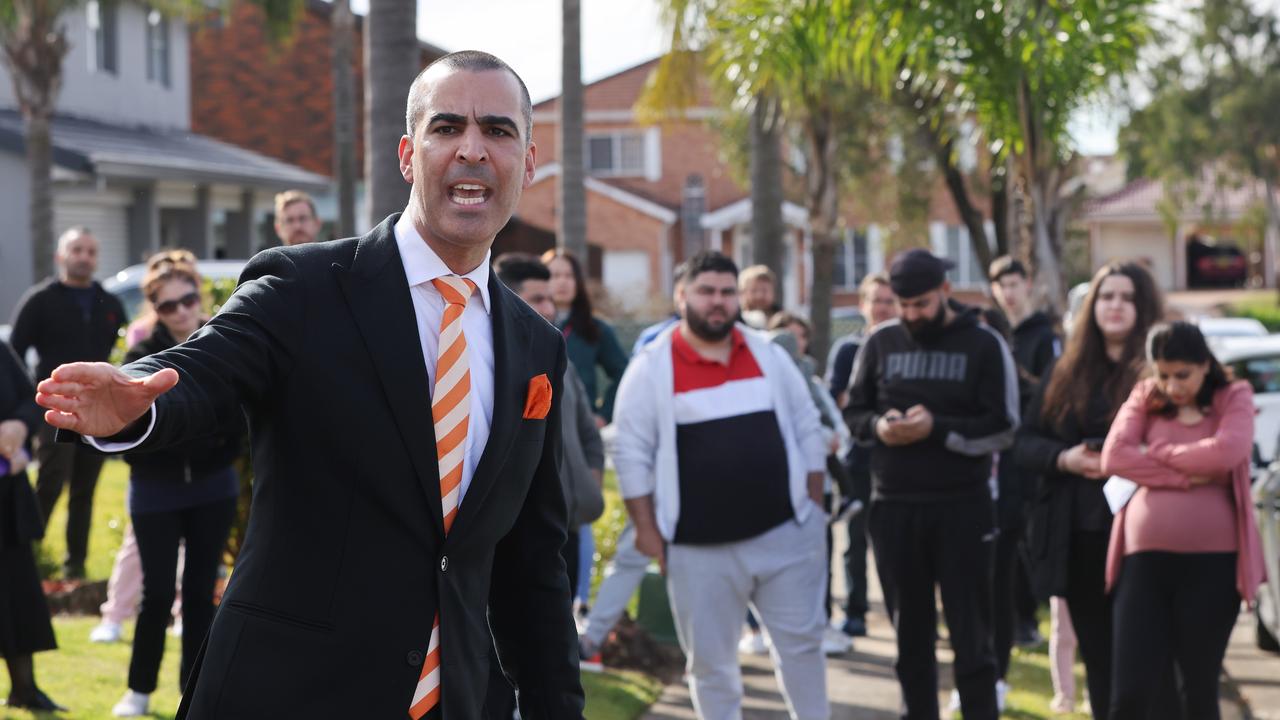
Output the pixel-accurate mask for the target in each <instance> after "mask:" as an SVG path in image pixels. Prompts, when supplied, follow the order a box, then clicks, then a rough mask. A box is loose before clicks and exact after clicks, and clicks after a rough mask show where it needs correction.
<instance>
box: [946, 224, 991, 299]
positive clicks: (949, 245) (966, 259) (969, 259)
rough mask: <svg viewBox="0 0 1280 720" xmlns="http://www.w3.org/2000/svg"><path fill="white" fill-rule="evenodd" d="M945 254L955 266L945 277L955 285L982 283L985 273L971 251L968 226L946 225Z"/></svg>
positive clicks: (969, 285)
mask: <svg viewBox="0 0 1280 720" xmlns="http://www.w3.org/2000/svg"><path fill="white" fill-rule="evenodd" d="M946 256H947V257H948V258H950V259H951V260H952V261H953V262H955V264H956V266H955V267H954V268H952V269H950V270H948V271H947V279H948V280H950V281H951V284H952V285H955V286H957V287H976V286H980V285H982V284H983V281H984V279H985V274H984V272H983V268H982V263H980V262H979V261H978V256H977V255H976V254H975V253H974V252H973V243H972V242H971V241H970V238H969V230H968V228H966V227H964V226H962V225H948V226H947V229H946Z"/></svg>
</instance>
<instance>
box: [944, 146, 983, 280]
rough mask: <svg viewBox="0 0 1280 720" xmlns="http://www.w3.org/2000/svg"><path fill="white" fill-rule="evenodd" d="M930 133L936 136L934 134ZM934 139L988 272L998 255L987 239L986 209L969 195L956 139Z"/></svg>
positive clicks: (958, 207)
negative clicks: (953, 148) (982, 209)
mask: <svg viewBox="0 0 1280 720" xmlns="http://www.w3.org/2000/svg"><path fill="white" fill-rule="evenodd" d="M930 135H931V136H933V133H930ZM934 140H935V142H934V148H935V155H936V157H937V160H938V167H940V168H942V177H943V179H944V180H946V183H947V190H948V191H950V193H951V201H952V202H953V203H955V206H956V212H958V213H960V221H961V222H963V223H964V226H965V227H966V228H968V230H969V244H970V245H971V246H972V247H973V253H974V254H975V255H977V256H978V263H979V264H980V265H981V266H982V272H983V274H984V275H985V274H986V271H987V268H988V267H990V266H991V261H992V260H994V259H995V255H993V254H992V252H991V241H990V239H988V238H987V226H986V225H985V224H984V222H985V220H986V218H984V217H982V211H981V210H979V209H978V208H977V207H976V206H974V204H973V200H972V199H971V198H970V197H969V188H968V185H967V184H966V181H965V177H964V173H962V172H960V167H959V166H958V165H957V164H956V162H955V155H954V153H953V152H952V144H953V143H952V141H950V140H948V141H946V142H941V141H940V139H939V138H937V137H936V136H934ZM952 260H955V261H957V262H959V260H960V258H952Z"/></svg>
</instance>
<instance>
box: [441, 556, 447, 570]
mask: <svg viewBox="0 0 1280 720" xmlns="http://www.w3.org/2000/svg"><path fill="white" fill-rule="evenodd" d="M448 570H449V556H448V555H444V556H442V557H441V558H440V572H446V571H448Z"/></svg>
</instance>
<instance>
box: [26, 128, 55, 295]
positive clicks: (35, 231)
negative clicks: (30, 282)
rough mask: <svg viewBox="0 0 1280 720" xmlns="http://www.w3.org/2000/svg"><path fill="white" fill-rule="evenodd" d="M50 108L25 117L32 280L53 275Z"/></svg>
mask: <svg viewBox="0 0 1280 720" xmlns="http://www.w3.org/2000/svg"><path fill="white" fill-rule="evenodd" d="M52 110H53V108H52V107H50V108H48V112H32V113H30V114H27V117H26V130H27V172H28V173H29V176H30V182H31V209H30V213H31V218H30V219H31V226H30V227H31V260H32V272H34V273H35V275H34V278H35V279H36V280H39V279H41V278H44V277H48V276H50V275H52V274H53V240H54V233H53V177H52V174H53V137H52V131H51V128H50V125H51V120H52V119H51V118H50V115H52V114H53V113H52Z"/></svg>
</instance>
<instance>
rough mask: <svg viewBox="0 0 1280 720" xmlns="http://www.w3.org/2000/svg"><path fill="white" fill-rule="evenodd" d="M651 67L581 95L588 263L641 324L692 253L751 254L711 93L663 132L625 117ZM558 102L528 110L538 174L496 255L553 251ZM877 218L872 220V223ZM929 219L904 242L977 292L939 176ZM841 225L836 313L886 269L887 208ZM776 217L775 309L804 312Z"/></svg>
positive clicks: (805, 283)
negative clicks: (952, 262)
mask: <svg viewBox="0 0 1280 720" xmlns="http://www.w3.org/2000/svg"><path fill="white" fill-rule="evenodd" d="M658 61H659V59H658V58H655V59H653V60H650V61H648V62H645V63H641V64H639V65H636V66H635V67H631V68H628V69H625V70H622V71H621V72H618V73H616V74H614V75H611V76H609V77H606V78H603V79H601V80H598V81H596V82H594V83H591V84H589V85H587V86H586V87H585V88H584V98H583V107H584V116H585V117H584V131H585V135H586V152H585V159H586V164H587V180H586V190H587V243H588V249H589V255H590V257H589V258H588V265H589V267H590V268H591V275H592V277H593V278H594V279H595V280H598V281H599V282H600V284H601V287H602V288H606V289H607V292H608V295H609V296H610V299H611V300H612V301H613V302H614V303H615V304H616V305H617V306H619V308H620V309H622V310H624V311H626V312H629V313H631V314H635V315H640V316H644V315H652V314H655V313H656V312H660V310H658V308H662V307H665V306H666V305H667V304H668V300H667V299H668V298H670V295H671V271H672V268H673V267H674V265H675V264H676V263H678V262H679V261H680V260H681V259H683V258H684V257H687V256H688V255H690V254H692V252H694V251H696V249H697V248H700V247H706V248H712V249H717V250H720V251H722V252H724V253H726V254H728V255H730V256H731V257H733V258H734V259H735V260H736V262H738V263H739V265H740V266H745V265H747V264H750V258H751V256H752V252H751V232H750V223H751V199H750V194H749V192H748V190H747V188H746V187H744V186H743V184H742V183H740V182H739V180H738V179H737V178H735V177H734V174H733V172H732V170H731V167H730V165H729V163H728V160H727V159H726V154H725V152H724V149H723V148H722V139H721V136H720V134H719V132H718V131H717V130H716V129H714V128H712V127H711V126H710V125H709V123H708V122H707V121H708V120H710V119H712V118H714V117H715V116H716V115H717V114H718V113H719V112H720V109H719V108H718V107H716V106H715V105H714V104H713V102H712V99H711V93H710V92H709V91H708V90H707V89H706V88H702V90H701V92H700V93H699V95H700V97H699V102H697V103H696V106H695V107H692V108H690V109H689V110H688V111H687V113H686V116H685V117H684V118H683V119H678V120H671V121H668V122H664V123H662V124H660V125H646V124H642V123H641V122H639V121H638V119H637V117H636V114H635V112H634V111H633V107H634V106H635V104H636V101H637V100H638V99H639V97H640V95H641V93H642V91H643V89H644V86H645V83H646V82H647V81H648V79H649V75H650V74H651V73H652V72H653V70H654V69H655V67H656V66H657V64H658ZM557 103H558V100H557V98H551V99H549V100H546V101H544V102H541V103H539V104H537V105H535V106H534V130H533V137H534V141H535V142H536V143H537V145H538V166H539V167H538V171H537V174H536V175H535V178H534V182H533V185H532V186H531V187H529V188H528V189H527V190H525V192H524V196H523V198H522V199H521V202H520V206H519V208H518V209H517V212H516V217H515V218H514V219H513V221H512V224H511V225H509V226H508V228H507V229H506V230H504V233H503V234H502V235H499V239H498V242H497V243H495V251H497V250H502V249H523V250H529V251H536V250H540V249H545V248H547V247H551V246H553V245H554V242H555V228H556V178H557V177H558V176H559V174H560V164H559V161H558V153H557V148H556V144H557V141H558V128H557V124H558V111H557ZM981 202H984V203H985V200H982V201H981ZM847 204H848V205H854V204H855V203H847ZM877 214H879V215H881V217H872V216H873V215H877ZM928 218H929V220H928V237H927V238H926V237H921V238H918V239H916V240H915V241H914V242H913V243H912V244H917V245H930V246H931V247H932V248H933V249H934V251H935V252H939V253H943V254H947V255H949V256H952V257H955V258H958V263H959V266H960V267H958V268H957V269H956V270H955V271H953V279H952V282H953V284H954V285H956V286H957V288H958V289H961V290H969V291H976V290H979V289H981V288H982V287H984V286H985V282H984V281H983V277H984V275H985V273H984V272H983V269H982V268H979V267H978V266H977V265H978V264H977V262H976V260H974V259H973V253H972V250H971V249H970V245H969V238H968V232H967V230H966V229H965V228H964V226H963V224H962V223H961V222H960V219H959V216H958V214H957V213H956V211H955V208H954V205H953V204H952V202H951V199H950V196H949V195H947V193H946V189H945V186H943V184H942V183H941V181H940V180H939V181H938V182H936V183H935V186H934V188H933V192H932V197H931V200H930V209H929V213H928ZM843 219H844V226H845V228H846V230H845V232H844V237H843V238H842V242H841V244H840V246H839V247H838V250H837V267H836V270H835V293H834V297H833V301H834V304H835V306H836V307H848V306H852V305H856V304H857V293H856V289H857V285H858V283H859V282H860V281H861V279H862V277H864V276H865V275H866V274H868V273H870V272H876V271H878V270H881V269H883V267H884V266H885V261H886V257H885V255H886V243H885V242H884V237H883V236H884V234H885V233H883V232H882V231H881V228H882V227H884V226H886V225H887V224H888V223H890V222H892V220H893V218H892V217H890V216H889V213H888V212H882V213H875V212H874V211H871V212H868V211H865V210H864V211H861V212H860V211H856V210H852V209H851V210H850V211H848V212H845V213H844V218H843ZM783 221H784V223H785V225H786V227H787V228H788V242H787V247H786V250H785V252H784V278H783V283H782V284H783V290H784V293H783V294H784V297H783V301H784V304H785V305H786V306H787V307H792V308H798V309H803V308H805V307H806V306H807V304H808V297H807V293H808V288H809V287H811V285H812V280H811V279H812V269H811V267H810V258H809V255H808V253H809V249H808V248H809V237H808V234H807V231H806V228H807V225H808V222H807V212H806V211H805V209H804V208H803V207H801V206H800V205H798V204H796V203H794V202H786V203H785V204H784V206H783Z"/></svg>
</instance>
